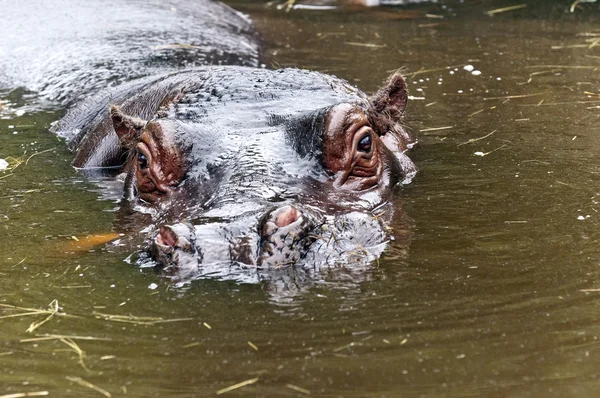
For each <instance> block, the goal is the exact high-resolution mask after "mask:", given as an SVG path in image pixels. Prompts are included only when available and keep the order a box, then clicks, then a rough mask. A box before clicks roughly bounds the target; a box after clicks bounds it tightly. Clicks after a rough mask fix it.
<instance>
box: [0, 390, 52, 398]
mask: <svg viewBox="0 0 600 398" xmlns="http://www.w3.org/2000/svg"><path fill="white" fill-rule="evenodd" d="M48 394H49V392H48V391H34V392H18V393H16V394H8V395H0V398H23V397H43V396H46V395H48Z"/></svg>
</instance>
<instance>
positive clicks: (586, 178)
mask: <svg viewBox="0 0 600 398" xmlns="http://www.w3.org/2000/svg"><path fill="white" fill-rule="evenodd" d="M509 5H514V3H510V2H503V1H494V2H486V3H484V4H481V3H480V2H472V3H468V4H459V3H456V4H454V3H453V4H452V7H451V9H448V8H443V6H441V5H439V4H438V5H421V6H419V7H410V8H407V9H406V8H405V9H403V8H395V9H373V10H367V11H355V10H347V11H340V10H333V11H331V10H330V11H303V10H292V11H291V12H289V13H285V12H283V11H277V10H275V9H274V8H266V7H264V6H263V5H262V4H261V3H255V2H250V1H245V0H239V1H236V2H234V3H233V6H235V7H237V8H238V9H242V10H243V11H244V12H246V13H249V14H250V15H251V16H252V18H253V19H254V21H255V23H256V24H257V26H258V29H259V30H260V31H261V32H262V33H263V35H264V37H265V46H266V54H265V56H266V60H265V62H266V63H267V64H268V65H275V66H278V65H280V66H300V67H306V68H311V69H316V70H320V71H326V72H329V73H333V74H336V75H337V76H340V77H343V78H346V79H348V80H349V81H351V82H353V83H355V84H357V85H358V86H359V87H361V88H362V89H364V90H365V91H374V90H375V89H376V88H377V87H378V86H379V85H380V84H381V82H382V81H383V80H384V79H385V77H386V76H387V75H388V74H389V73H390V71H393V70H395V69H397V68H398V67H401V66H404V67H405V68H406V69H405V73H406V74H407V80H408V82H409V88H410V90H411V95H412V96H413V97H415V98H413V99H412V100H411V101H410V104H409V108H408V114H409V115H410V117H409V121H408V122H409V125H410V126H411V127H412V128H413V129H414V130H415V132H417V134H418V137H419V139H420V144H419V145H418V147H417V148H416V149H415V150H414V151H413V153H412V157H413V159H415V161H416V162H417V164H418V166H419V168H420V172H419V174H418V176H417V178H416V179H415V180H414V181H413V183H412V184H410V185H409V186H406V187H404V188H402V189H401V191H400V192H399V194H398V195H397V199H396V203H395V206H396V208H398V209H400V210H399V211H398V213H401V214H399V215H398V216H397V217H396V220H397V221H396V223H395V225H394V228H395V234H396V236H397V237H398V239H397V241H396V242H394V243H393V244H392V245H391V246H390V247H389V248H388V250H387V252H386V253H385V255H384V256H383V257H382V258H381V259H380V260H379V262H377V263H374V264H373V266H372V267H371V268H370V269H368V270H365V271H364V273H363V274H361V276H360V278H357V280H349V281H348V282H347V283H337V284H331V285H329V284H319V285H316V286H314V287H313V288H311V289H310V290H309V291H307V292H305V293H303V294H301V295H299V296H297V297H294V298H293V299H292V300H284V301H280V302H275V301H273V299H272V296H271V295H270V294H268V293H267V292H266V289H265V286H261V285H237V284H235V283H231V282H222V281H211V280H202V281H197V282H194V283H193V284H191V285H186V286H183V287H177V286H173V285H172V284H170V283H169V282H168V281H167V280H164V279H162V278H160V277H159V276H157V275H156V274H154V273H153V272H152V271H149V270H140V269H138V268H136V267H135V266H132V265H129V264H127V263H125V262H123V258H124V257H125V255H124V253H120V252H119V251H118V250H113V249H107V248H102V246H100V247H98V248H96V250H95V251H94V252H90V253H84V254H82V253H75V254H71V253H65V251H70V250H71V249H67V246H66V245H67V244H68V243H69V242H72V241H73V240H72V238H69V237H70V236H76V237H77V236H79V237H81V236H84V235H87V234H95V233H108V232H111V231H112V230H113V229H114V228H115V227H114V225H113V223H114V219H115V209H116V207H117V204H116V203H113V202H111V201H106V200H100V199H99V196H100V195H101V194H100V193H99V192H98V188H97V185H96V184H95V183H94V181H90V180H86V179H85V178H83V177H82V176H81V175H80V174H78V173H77V172H75V171H74V170H73V169H71V168H70V167H69V161H70V158H71V155H70V154H69V153H68V151H67V150H66V148H65V145H64V144H63V143H61V142H59V141H57V140H56V138H55V137H53V136H51V135H49V134H47V133H46V130H47V128H48V125H49V123H50V122H52V121H53V120H56V118H58V117H59V115H60V112H41V113H39V112H38V113H29V112H28V113H26V114H25V115H23V116H20V117H16V116H13V117H12V118H11V119H9V120H0V158H7V157H8V156H13V157H18V156H24V159H27V158H28V157H29V156H30V155H31V154H33V153H36V152H41V151H46V150H49V151H48V152H44V153H40V154H39V155H37V156H34V157H33V158H31V159H30V160H29V162H28V163H27V164H22V165H20V166H19V167H18V168H17V169H15V170H14V172H13V175H12V176H10V177H4V176H5V175H6V173H5V174H0V178H2V179H0V230H1V231H2V234H1V235H0V236H1V237H2V239H1V242H2V243H0V276H1V279H0V304H2V305H12V306H20V307H26V308H36V309H45V308H47V306H48V304H49V303H50V302H51V301H52V300H57V301H58V303H59V305H60V307H61V312H60V314H66V315H65V316H60V315H55V316H54V317H52V318H51V319H50V320H48V321H47V322H46V323H45V324H43V325H41V326H40V327H39V328H38V329H36V330H35V331H33V332H32V333H27V332H26V330H27V328H28V327H29V326H30V324H31V323H32V322H35V321H42V320H44V319H45V318H46V317H47V315H46V314H38V315H30V316H21V317H14V318H4V319H0V322H1V325H2V327H1V328H0V358H1V362H0V369H1V372H0V386H2V390H0V393H4V394H11V393H21V392H36V391H48V392H49V394H50V395H51V396H78V397H80V396H100V395H99V393H98V392H96V391H94V390H93V389H91V388H90V387H89V386H88V387H86V385H85V382H89V383H92V384H93V385H95V386H97V387H98V388H101V389H103V390H106V391H108V392H110V393H111V394H112V395H113V396H125V395H127V396H175V397H177V396H181V397H187V396H210V395H215V394H216V392H217V391H218V390H220V389H223V388H226V387H228V386H231V385H234V384H236V383H239V382H243V381H245V380H255V379H256V378H258V380H257V381H255V382H254V383H253V384H249V385H247V386H245V387H241V388H239V389H236V390H233V391H232V392H229V393H227V394H226V395H225V396H227V395H229V396H261V397H262V396H272V397H285V396H304V395H306V394H304V393H306V392H307V391H309V392H310V395H311V396H323V397H334V396H344V397H347V396H361V397H363V396H364V397H382V396H385V397H396V396H440V395H450V396H519V397H520V396H534V397H538V396H539V397H547V396H561V397H564V396H577V397H580V396H595V392H596V391H597V390H598V389H599V388H600V380H598V377H599V371H598V369H599V368H600V367H599V365H600V359H599V356H598V355H599V352H600V351H598V347H599V346H600V342H599V341H598V336H599V334H600V324H599V323H598V316H599V315H600V296H599V292H598V291H597V289H600V282H599V279H600V266H599V265H600V264H599V259H600V246H599V245H598V241H599V240H600V233H599V232H598V231H599V228H598V223H599V220H600V218H599V217H600V215H599V214H598V210H599V209H600V206H599V205H598V201H599V200H600V198H599V195H600V194H599V192H600V189H598V188H596V187H597V186H600V184H599V183H600V175H599V173H600V168H599V167H598V166H597V164H596V159H597V153H598V151H599V150H600V144H598V142H599V141H598V138H597V134H598V132H599V131H600V120H599V118H598V115H599V114H600V112H599V110H598V106H600V96H599V95H598V93H600V90H599V88H598V87H599V81H598V80H599V78H598V76H599V75H598V68H600V61H599V60H600V46H594V42H593V41H590V39H591V40H593V39H594V38H595V37H598V36H597V35H600V30H599V28H598V26H600V25H598V22H599V20H600V14H598V7H597V5H593V4H587V5H584V7H583V8H580V9H578V10H577V11H576V12H575V13H573V14H571V13H569V12H568V9H567V8H568V5H565V4H560V3H559V2H556V3H554V4H547V2H528V5H529V6H528V7H527V8H525V9H522V10H516V11H512V12H505V13H500V14H497V15H496V16H494V17H489V16H487V15H485V14H484V12H485V11H488V10H491V9H494V8H500V7H504V6H509ZM425 14H431V15H439V16H444V18H443V19H440V18H435V17H431V15H430V17H427V16H425ZM349 43H350V44H349ZM365 44H367V45H368V46H365ZM576 45H579V47H574V46H576ZM583 45H587V46H586V47H583ZM553 47H554V49H553ZM465 65H472V66H473V70H478V71H481V74H480V75H474V74H473V73H472V71H469V70H465V69H464V66H465ZM448 66H452V68H450V69H448V68H447V67H448ZM421 69H422V70H423V71H422V72H421V73H419V74H416V75H415V72H417V71H419V70H421ZM436 69H440V70H436ZM467 69H471V68H470V67H468V68H467ZM451 72H453V73H451ZM440 79H441V80H440ZM438 82H440V83H441V84H438ZM419 89H421V90H422V91H420V90H419ZM459 90H460V91H462V92H459ZM588 93H589V94H588ZM8 126H15V127H10V128H9V127H8ZM14 131H16V132H17V134H13V132H14ZM419 131H420V132H419ZM484 137H485V138H484ZM25 152H26V153H25ZM24 153H25V155H23V154H24ZM481 155H484V156H481ZM153 284H155V285H156V287H155V285H153ZM154 287H155V288H154ZM19 312H27V310H19V311H15V310H4V311H2V312H1V313H0V314H1V315H10V314H14V313H19ZM102 314H104V315H102ZM107 314H108V315H121V316H127V315H133V316H137V317H152V318H148V319H145V318H144V319H139V318H135V319H133V318H132V319H126V318H125V319H124V318H117V319H115V318H112V319H111V318H110V317H107V316H106V315H107ZM157 320H163V321H167V320H170V321H172V322H163V323H154V324H151V323H152V322H153V321H157ZM124 321H133V322H135V323H128V322H124ZM142 321H146V323H149V324H143V322H142ZM45 334H52V335H61V336H79V337H82V336H83V337H86V338H87V339H73V341H74V342H75V343H76V344H77V345H78V347H79V348H80V349H81V350H83V351H85V355H84V356H83V357H82V358H83V359H82V360H80V356H79V355H78V354H77V353H75V351H74V350H73V348H72V347H69V345H67V343H70V342H71V341H70V340H66V339H65V338H63V340H64V341H61V340H60V339H57V338H53V339H48V340H42V341H32V342H27V341H25V342H23V341H22V340H24V339H31V338H35V337H38V335H45ZM253 346H255V347H257V348H258V350H256V349H255V348H253ZM77 378H81V379H82V380H83V381H81V380H80V379H77ZM78 380H79V381H78ZM303 389H304V390H307V391H304V390H303Z"/></svg>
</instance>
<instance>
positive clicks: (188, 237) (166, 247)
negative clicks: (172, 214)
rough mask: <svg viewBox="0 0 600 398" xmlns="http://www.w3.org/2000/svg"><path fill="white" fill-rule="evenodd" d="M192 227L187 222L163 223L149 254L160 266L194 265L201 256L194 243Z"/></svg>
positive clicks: (178, 266)
mask: <svg viewBox="0 0 600 398" xmlns="http://www.w3.org/2000/svg"><path fill="white" fill-rule="evenodd" d="M194 241H195V236H194V228H193V227H192V226H189V225H187V224H182V223H180V224H174V225H163V226H162V227H161V228H160V230H159V232H158V234H157V235H156V236H155V237H154V239H153V240H152V244H151V248H150V251H151V254H152V257H153V258H154V260H155V261H156V262H157V263H159V264H160V265H161V266H162V267H164V268H168V267H176V268H181V267H184V266H196V265H197V264H198V263H199V262H200V261H201V258H202V255H201V253H200V252H199V251H198V250H197V248H196V247H195V245H194Z"/></svg>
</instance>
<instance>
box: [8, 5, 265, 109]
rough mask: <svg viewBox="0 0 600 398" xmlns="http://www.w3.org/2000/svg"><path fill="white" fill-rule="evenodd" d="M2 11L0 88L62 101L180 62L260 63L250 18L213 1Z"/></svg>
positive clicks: (30, 7) (25, 7) (179, 65)
mask: <svg viewBox="0 0 600 398" xmlns="http://www.w3.org/2000/svg"><path fill="white" fill-rule="evenodd" d="M0 9H1V10H2V23H1V24H0V90H1V89H13V88H16V87H24V88H25V89H27V90H30V91H34V92H37V93H39V94H40V95H41V97H43V98H45V99H49V100H54V101H59V102H60V103H62V104H68V105H70V104H72V103H74V102H75V101H77V100H79V99H81V98H83V97H85V96H86V95H88V94H90V93H94V92H97V91H99V89H101V88H105V87H107V86H114V85H117V84H120V83H122V82H124V81H128V80H131V79H133V78H139V77H143V76H148V75H153V74H156V73H163V72H168V71H173V70H176V69H178V68H182V67H192V66H197V65H207V64H236V65H247V66H257V65H258V43H257V37H256V35H255V33H254V30H253V28H252V25H251V23H250V22H249V20H248V19H247V18H246V17H245V16H243V15H242V14H240V13H238V12H236V11H234V10H233V9H231V8H229V7H228V6H226V5H224V4H222V3H219V2H216V1H212V0H196V1H183V0H130V1H124V0H69V1H56V0H50V1H49V0H28V1H16V0H0Z"/></svg>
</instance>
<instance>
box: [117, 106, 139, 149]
mask: <svg viewBox="0 0 600 398" xmlns="http://www.w3.org/2000/svg"><path fill="white" fill-rule="evenodd" d="M110 118H111V120H112V124H113V128H114V130H115V133H117V136H118V137H119V141H120V142H121V145H123V146H124V147H127V148H132V147H133V146H135V145H136V144H137V141H138V138H139V136H140V134H141V133H142V129H143V127H144V125H145V124H146V122H145V121H144V120H142V119H140V118H137V117H134V116H129V115H127V114H125V113H124V112H123V111H121V108H120V107H118V106H116V105H113V106H112V107H111V108H110Z"/></svg>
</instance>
